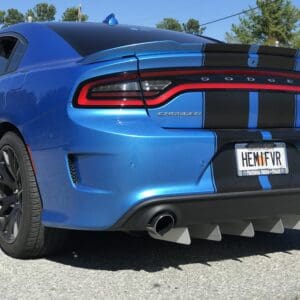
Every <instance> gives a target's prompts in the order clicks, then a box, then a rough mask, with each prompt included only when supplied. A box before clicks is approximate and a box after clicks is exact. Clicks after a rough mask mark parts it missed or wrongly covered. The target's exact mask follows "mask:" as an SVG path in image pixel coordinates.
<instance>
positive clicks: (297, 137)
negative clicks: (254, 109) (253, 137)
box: [269, 128, 300, 145]
mask: <svg viewBox="0 0 300 300" xmlns="http://www.w3.org/2000/svg"><path fill="white" fill-rule="evenodd" d="M269 132H270V133H271V135H272V138H273V140H274V141H283V142H287V143H290V144H295V145H296V144H299V143H300V129H297V128H278V129H271V130H269Z"/></svg>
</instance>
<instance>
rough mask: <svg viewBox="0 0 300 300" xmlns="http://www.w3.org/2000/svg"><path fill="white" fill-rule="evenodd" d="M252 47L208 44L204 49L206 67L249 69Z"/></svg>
mask: <svg viewBox="0 0 300 300" xmlns="http://www.w3.org/2000/svg"><path fill="white" fill-rule="evenodd" d="M249 49H250V45H242V44H217V43H215V44H206V45H205V48H204V52H205V58H204V66H206V67H248V58H249V55H248V52H249Z"/></svg>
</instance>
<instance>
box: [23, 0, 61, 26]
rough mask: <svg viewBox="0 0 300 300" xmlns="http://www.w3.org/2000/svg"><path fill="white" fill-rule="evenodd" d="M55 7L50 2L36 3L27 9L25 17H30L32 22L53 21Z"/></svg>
mask: <svg viewBox="0 0 300 300" xmlns="http://www.w3.org/2000/svg"><path fill="white" fill-rule="evenodd" d="M55 14H56V8H55V6H54V5H52V4H47V3H38V4H37V5H36V6H35V7H34V8H33V9H29V10H28V11H27V13H26V19H28V17H29V16H30V17H32V21H33V22H45V21H54V20H55Z"/></svg>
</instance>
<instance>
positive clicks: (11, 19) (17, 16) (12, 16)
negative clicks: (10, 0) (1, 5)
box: [3, 8, 25, 27]
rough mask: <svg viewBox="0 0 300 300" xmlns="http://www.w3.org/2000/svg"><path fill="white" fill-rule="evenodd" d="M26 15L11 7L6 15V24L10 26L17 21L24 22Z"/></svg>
mask: <svg viewBox="0 0 300 300" xmlns="http://www.w3.org/2000/svg"><path fill="white" fill-rule="evenodd" d="M24 20H25V17H24V15H23V14H22V13H21V12H20V11H18V10H17V9H15V8H10V9H8V10H7V11H6V13H5V15H4V22H3V23H4V26H5V27H6V26H9V25H13V24H17V23H21V22H24Z"/></svg>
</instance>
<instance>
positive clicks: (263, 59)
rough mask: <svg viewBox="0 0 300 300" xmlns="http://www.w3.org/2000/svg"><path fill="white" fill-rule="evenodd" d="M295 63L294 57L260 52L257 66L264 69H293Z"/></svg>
mask: <svg viewBox="0 0 300 300" xmlns="http://www.w3.org/2000/svg"><path fill="white" fill-rule="evenodd" d="M294 65H295V58H294V57H286V56H274V55H265V54H260V55H259V59H258V65H257V67H258V68H264V69H281V70H291V71H293V70H294Z"/></svg>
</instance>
